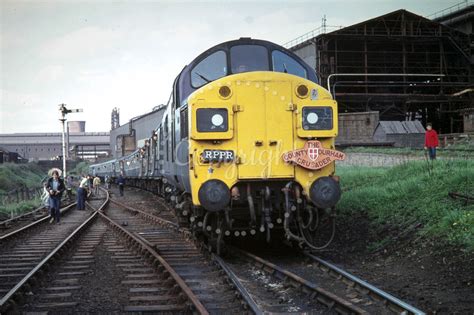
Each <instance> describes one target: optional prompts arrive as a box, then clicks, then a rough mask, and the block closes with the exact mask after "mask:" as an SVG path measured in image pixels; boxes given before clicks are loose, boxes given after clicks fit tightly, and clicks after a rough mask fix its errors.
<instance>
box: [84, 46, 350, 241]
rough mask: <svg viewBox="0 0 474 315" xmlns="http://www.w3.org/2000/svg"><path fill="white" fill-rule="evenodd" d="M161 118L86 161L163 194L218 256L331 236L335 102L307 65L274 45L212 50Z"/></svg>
mask: <svg viewBox="0 0 474 315" xmlns="http://www.w3.org/2000/svg"><path fill="white" fill-rule="evenodd" d="M164 111H165V112H164V115H163V118H162V120H161V121H157V127H156V129H155V130H154V131H153V133H152V134H150V137H149V139H146V141H145V142H144V145H143V146H142V147H140V148H138V149H137V150H136V151H135V152H133V153H132V154H130V155H128V156H124V157H121V158H118V159H115V160H110V161H107V162H105V163H100V164H95V165H91V167H90V168H91V170H90V171H91V173H93V174H95V175H99V176H106V175H108V176H111V177H112V178H113V177H117V176H118V174H120V173H122V174H123V175H124V176H125V177H126V179H127V184H128V185H132V186H137V187H141V188H144V189H147V190H150V191H153V192H155V193H158V194H160V195H161V196H163V197H164V198H165V199H166V200H167V201H168V202H170V203H171V205H172V206H173V208H174V209H175V212H176V215H177V216H178V218H179V221H180V223H181V224H183V225H186V226H188V227H189V228H190V229H191V230H192V231H193V232H194V233H195V234H197V235H202V236H204V237H206V238H207V240H208V241H209V244H215V246H216V247H217V249H218V250H219V248H220V245H221V244H222V243H223V241H224V239H225V238H226V237H242V236H251V235H256V236H263V237H264V238H266V239H267V240H268V241H269V240H270V238H271V237H272V235H273V233H275V234H278V233H280V235H283V236H285V237H286V238H287V239H289V240H292V241H295V242H297V243H299V244H300V245H306V246H309V247H311V248H315V249H316V248H321V247H323V246H325V245H322V244H323V243H326V240H327V239H324V240H322V237H321V235H322V234H321V233H319V232H320V231H321V230H322V229H324V228H326V227H329V232H328V233H325V234H324V233H323V234H324V235H325V238H329V240H330V239H331V238H332V237H333V236H334V229H335V226H334V215H335V206H336V204H337V202H338V200H339V199H340V196H341V190H340V187H339V183H338V177H337V176H335V161H336V160H342V159H344V154H343V153H342V152H339V151H336V150H335V146H334V140H335V137H336V136H337V131H338V120H337V103H336V102H335V101H334V100H333V99H332V96H331V94H330V93H329V92H328V91H327V90H326V89H324V88H322V87H321V86H320V85H318V78H317V75H316V72H315V71H314V69H312V68H311V67H309V66H308V65H307V64H306V63H304V62H303V60H302V59H300V58H299V57H298V56H296V55H295V54H294V53H292V52H291V51H289V50H287V49H285V48H283V47H281V46H279V45H276V44H274V43H271V42H268V41H264V40H256V39H250V38H240V39H238V40H233V41H228V42H225V43H222V44H219V45H217V46H214V47H212V48H210V49H208V50H207V51H205V52H204V53H202V54H201V55H199V56H198V57H197V58H196V59H194V60H193V61H192V62H191V63H190V64H189V65H187V66H186V67H185V68H184V69H183V70H182V71H181V73H180V74H179V75H178V76H177V77H176V79H175V80H174V84H173V89H172V96H171V97H170V100H169V102H168V104H167V105H166V108H165V109H164Z"/></svg>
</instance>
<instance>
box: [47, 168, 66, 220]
mask: <svg viewBox="0 0 474 315" xmlns="http://www.w3.org/2000/svg"><path fill="white" fill-rule="evenodd" d="M51 175H52V177H51V178H49V179H48V182H47V184H46V190H47V191H48V193H49V200H48V201H49V211H50V215H51V220H50V221H49V223H53V222H54V220H56V223H59V219H60V217H61V212H60V209H61V197H62V194H63V192H64V190H65V189H66V186H65V185H64V181H63V180H62V179H61V178H59V171H58V170H53V172H52V173H51Z"/></svg>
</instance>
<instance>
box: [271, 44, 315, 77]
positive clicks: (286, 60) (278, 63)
mask: <svg viewBox="0 0 474 315" xmlns="http://www.w3.org/2000/svg"><path fill="white" fill-rule="evenodd" d="M272 62H273V71H277V72H284V73H289V74H294V75H297V76H299V77H302V78H307V76H306V69H305V68H304V67H303V66H302V65H301V64H300V63H299V62H297V61H296V60H295V59H293V58H291V57H290V56H288V55H287V54H285V53H283V52H281V51H278V50H274V51H273V52H272Z"/></svg>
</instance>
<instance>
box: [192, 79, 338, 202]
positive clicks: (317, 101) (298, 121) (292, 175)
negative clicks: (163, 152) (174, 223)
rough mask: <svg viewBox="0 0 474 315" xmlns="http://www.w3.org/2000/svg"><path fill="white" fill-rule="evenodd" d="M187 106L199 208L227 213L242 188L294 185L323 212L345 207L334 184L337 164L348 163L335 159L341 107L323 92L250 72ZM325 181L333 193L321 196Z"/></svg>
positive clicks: (215, 85)
mask: <svg viewBox="0 0 474 315" xmlns="http://www.w3.org/2000/svg"><path fill="white" fill-rule="evenodd" d="M188 103H189V106H190V115H189V126H192V127H191V130H190V142H189V143H190V144H189V147H190V149H189V152H190V181H191V187H192V197H193V198H192V199H193V201H194V202H195V205H202V206H204V207H205V208H207V209H209V210H216V211H217V210H220V209H223V208H224V207H225V206H227V204H226V203H228V201H229V199H232V198H234V199H236V198H237V197H238V196H241V195H242V194H243V192H245V193H247V191H248V189H247V186H248V185H246V186H245V187H243V186H242V184H243V183H245V184H249V185H250V190H251V191H253V190H254V189H253V187H252V186H254V187H255V189H257V190H259V189H263V188H265V187H264V186H269V187H271V186H274V187H278V186H279V185H275V183H277V182H280V183H285V185H286V184H287V183H294V184H295V185H299V186H300V187H301V191H300V193H301V198H303V196H306V199H307V201H309V202H312V203H314V204H315V205H316V206H319V207H321V208H330V207H333V206H334V205H335V202H337V200H338V199H339V196H340V191H339V187H338V185H337V183H336V180H335V179H333V178H334V177H333V175H334V171H335V166H334V161H335V160H338V159H342V158H343V154H342V153H340V152H337V151H334V139H335V137H336V135H337V130H338V126H337V103H336V102H335V101H334V100H332V97H331V95H330V94H329V93H328V92H327V91H326V90H325V89H323V88H321V87H320V86H319V85H317V84H315V83H314V82H311V81H309V80H306V79H303V78H300V77H297V76H294V75H290V74H286V73H279V72H268V71H265V72H263V71H262V72H247V73H242V74H236V75H232V76H228V77H225V78H222V79H219V80H216V81H214V82H212V83H209V84H208V85H206V86H204V87H202V88H201V89H199V90H197V91H196V92H194V93H193V94H192V95H191V96H190V97H189V99H188ZM320 178H328V179H329V180H332V181H334V185H331V184H327V183H324V189H325V192H315V190H316V187H313V189H312V186H314V184H315V182H316V181H317V180H318V179H320ZM206 183H211V184H209V187H206ZM285 185H283V186H285ZM280 186H281V184H280ZM242 187H243V188H244V189H242ZM262 187H263V188H262ZM206 189H207V192H204V191H205V190H206ZM214 190H215V191H214ZM200 192H201V193H200ZM272 193H273V195H275V194H276V192H275V191H274V192H272ZM213 195H216V196H214V197H215V198H214V199H213V198H212V196H213ZM319 195H323V197H321V196H319ZM324 195H326V196H325V197H324Z"/></svg>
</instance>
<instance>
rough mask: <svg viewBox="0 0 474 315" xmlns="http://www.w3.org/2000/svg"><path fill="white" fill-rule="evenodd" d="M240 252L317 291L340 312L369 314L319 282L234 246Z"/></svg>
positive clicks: (317, 295)
mask: <svg viewBox="0 0 474 315" xmlns="http://www.w3.org/2000/svg"><path fill="white" fill-rule="evenodd" d="M233 250H235V251H236V252H238V253H241V254H242V255H244V256H246V257H247V258H249V259H251V260H252V261H254V262H255V263H256V264H258V265H260V266H262V269H265V270H267V271H268V270H272V273H275V274H278V275H279V278H286V279H289V280H290V281H292V282H294V283H297V285H298V286H300V287H302V288H305V289H306V290H309V291H312V292H314V293H315V298H316V299H317V300H318V301H319V302H320V303H322V304H324V305H326V306H327V307H329V308H332V309H334V310H335V311H337V312H338V313H339V314H369V313H368V312H367V311H365V310H363V309H361V308H360V307H358V306H356V305H354V304H352V303H351V302H349V301H347V300H345V299H343V298H340V297H339V296H337V295H335V294H333V293H331V292H329V291H327V290H325V289H323V288H321V287H320V286H318V285H317V284H315V283H313V282H310V281H308V280H305V279H303V278H301V277H299V276H298V275H296V274H294V273H292V272H290V271H288V270H285V269H283V268H281V267H278V266H277V265H275V264H272V263H271V262H269V261H267V260H265V259H263V258H260V257H258V256H256V255H254V254H251V253H249V252H246V251H244V250H242V249H236V248H233Z"/></svg>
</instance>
